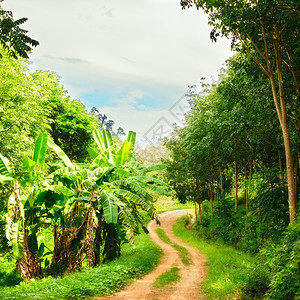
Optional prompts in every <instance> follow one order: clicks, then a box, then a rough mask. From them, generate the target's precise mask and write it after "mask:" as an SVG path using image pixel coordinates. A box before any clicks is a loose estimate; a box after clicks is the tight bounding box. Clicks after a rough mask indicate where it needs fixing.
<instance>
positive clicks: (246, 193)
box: [245, 165, 249, 214]
mask: <svg viewBox="0 0 300 300" xmlns="http://www.w3.org/2000/svg"><path fill="white" fill-rule="evenodd" d="M247 181H248V174H247V165H245V205H246V214H248V212H249V202H248V182H247Z"/></svg>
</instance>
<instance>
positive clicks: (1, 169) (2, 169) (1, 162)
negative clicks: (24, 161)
mask: <svg viewBox="0 0 300 300" xmlns="http://www.w3.org/2000/svg"><path fill="white" fill-rule="evenodd" d="M0 173H1V174H2V175H5V176H10V175H11V169H10V166H9V161H8V159H7V158H6V157H4V156H3V155H2V154H0Z"/></svg>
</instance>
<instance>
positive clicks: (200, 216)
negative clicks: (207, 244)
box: [198, 200, 202, 224]
mask: <svg viewBox="0 0 300 300" xmlns="http://www.w3.org/2000/svg"><path fill="white" fill-rule="evenodd" d="M198 207H199V224H201V221H202V210H201V202H200V200H199V201H198Z"/></svg>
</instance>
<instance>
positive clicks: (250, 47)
mask: <svg viewBox="0 0 300 300" xmlns="http://www.w3.org/2000/svg"><path fill="white" fill-rule="evenodd" d="M194 4H195V5H196V7H197V9H199V8H202V9H204V11H205V12H206V13H207V14H208V15H209V24H210V25H212V26H213V29H212V31H211V39H212V40H214V41H216V40H217V37H218V36H219V35H225V36H227V37H229V38H231V39H232V44H233V46H235V47H236V48H237V49H238V48H240V46H243V47H244V48H245V49H246V51H247V52H248V54H249V55H250V56H251V57H252V58H253V60H254V61H255V62H256V64H257V65H258V67H259V68H260V69H261V71H262V72H263V73H264V74H265V75H266V76H267V78H268V79H269V83H270V87H271V90H272V94H273V100H274V104H275V108H276V112H277V116H278V119H279V122H280V127H281V130H282V135H283V140H284V148H285V158H286V167H287V181H288V191H289V213H290V222H293V221H295V219H296V202H297V192H296V184H295V181H294V164H293V156H292V151H291V145H290V132H289V129H288V114H287V106H293V104H294V103H296V101H297V99H298V98H297V97H299V93H300V88H299V87H300V76H299V74H300V69H299V57H300V56H299V51H300V43H299V28H300V26H299V25H300V17H299V1H296V0H292V1H287V0H283V1H276V0H269V1H264V0H251V1H247V0H219V1H209V0H181V6H182V8H183V9H184V8H186V7H191V6H193V5H194ZM287 73H290V74H291V76H292V80H293V81H294V87H295V88H294V90H296V91H297V93H298V96H294V97H291V96H290V94H289V93H288V91H287V78H286V74H287ZM292 94H293V95H295V93H293V92H292ZM287 101H289V103H288V105H287ZM293 102H294V103H293ZM294 105H295V104H294Z"/></svg>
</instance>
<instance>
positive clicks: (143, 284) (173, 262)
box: [95, 210, 207, 300]
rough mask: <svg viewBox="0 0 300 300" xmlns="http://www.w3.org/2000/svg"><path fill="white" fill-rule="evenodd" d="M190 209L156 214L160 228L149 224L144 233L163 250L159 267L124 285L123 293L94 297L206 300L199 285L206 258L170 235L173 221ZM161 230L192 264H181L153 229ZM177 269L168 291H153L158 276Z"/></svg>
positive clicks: (171, 248)
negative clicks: (181, 248) (176, 276)
mask: <svg viewBox="0 0 300 300" xmlns="http://www.w3.org/2000/svg"><path fill="white" fill-rule="evenodd" d="M191 212H192V210H175V211H170V212H165V213H162V214H161V215H160V223H161V224H160V225H157V224H156V223H155V222H154V221H151V222H150V223H149V225H148V230H149V233H150V236H151V238H152V240H153V241H154V242H155V243H156V244H157V245H159V246H160V247H161V248H162V249H163V256H162V258H161V261H160V263H159V265H158V266H157V267H156V268H155V269H154V270H153V271H152V272H151V273H149V274H148V275H146V276H144V277H143V278H141V279H139V280H136V281H135V282H133V283H132V284H131V285H129V286H127V287H126V288H125V289H124V290H122V291H120V292H118V293H116V294H115V295H113V296H110V297H101V298H95V299H97V300H100V299H107V300H110V299H120V300H122V299H123V300H125V299H126V300H143V299H145V300H146V299H149V300H150V299H151V300H156V299H159V300H164V299H170V300H172V299H176V300H184V299H186V300H194V299H195V300H196V299H206V298H205V296H204V295H203V294H202V293H201V289H200V286H201V282H202V281H203V279H204V277H205V276H206V274H207V267H206V266H205V262H206V259H205V257H204V256H203V255H202V254H201V253H199V251H198V250H197V249H195V248H192V247H190V246H189V245H188V244H185V243H183V242H182V241H181V239H180V238H178V237H176V236H175V235H174V233H173V230H172V226H173V224H174V223H175V221H176V219H178V218H179V217H181V216H183V215H185V214H187V213H191ZM159 227H160V228H162V229H163V230H164V231H165V232H166V234H167V235H168V237H169V238H170V239H171V240H172V242H174V243H176V244H178V245H181V246H183V247H185V248H186V249H187V250H188V251H189V253H190V256H191V257H192V260H193V263H192V264H191V265H189V266H186V265H184V264H183V263H182V262H181V259H180V257H179V255H178V252H177V251H176V250H175V249H174V248H173V247H172V246H170V245H168V244H165V243H164V242H163V241H161V239H160V238H159V237H158V236H157V234H156V229H157V228H159ZM174 266H177V267H179V269H180V273H179V274H180V278H181V280H180V281H179V282H178V283H176V284H175V285H173V286H172V287H171V288H164V289H157V288H154V287H153V283H154V281H155V279H156V278H157V277H158V276H159V275H161V274H162V273H164V272H166V271H168V270H170V269H171V268H172V267H174Z"/></svg>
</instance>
